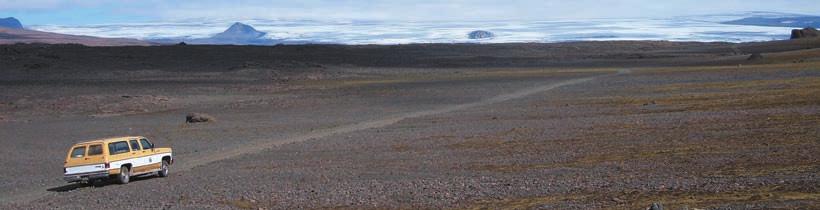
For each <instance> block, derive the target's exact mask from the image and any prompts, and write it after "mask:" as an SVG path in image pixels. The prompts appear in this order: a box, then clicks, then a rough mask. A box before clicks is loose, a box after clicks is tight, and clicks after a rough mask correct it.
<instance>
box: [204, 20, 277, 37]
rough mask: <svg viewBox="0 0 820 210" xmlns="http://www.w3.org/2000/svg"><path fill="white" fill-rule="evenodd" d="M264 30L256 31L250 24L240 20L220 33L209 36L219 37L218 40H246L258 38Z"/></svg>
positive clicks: (263, 33)
mask: <svg viewBox="0 0 820 210" xmlns="http://www.w3.org/2000/svg"><path fill="white" fill-rule="evenodd" d="M265 34H267V33H265V32H261V31H257V30H256V29H254V28H253V27H252V26H249V25H245V24H243V23H240V22H236V23H234V24H233V25H231V27H230V28H228V29H227V30H225V31H224V32H222V33H218V34H215V35H214V36H212V37H211V39H220V40H248V39H259V38H262V36H265Z"/></svg>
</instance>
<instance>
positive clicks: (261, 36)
mask: <svg viewBox="0 0 820 210" xmlns="http://www.w3.org/2000/svg"><path fill="white" fill-rule="evenodd" d="M266 34H267V33H265V32H261V31H257V30H256V29H255V28H253V26H250V25H246V24H243V23H240V22H236V23H234V24H233V25H231V26H230V27H228V29H226V30H225V31H223V32H222V33H218V34H214V35H213V36H211V37H208V38H197V39H190V38H165V39H152V40H151V41H154V42H158V43H163V44H177V43H181V42H185V43H186V44H217V45H222V44H227V45H275V44H281V43H285V41H284V40H278V39H270V38H266V37H265V35H266Z"/></svg>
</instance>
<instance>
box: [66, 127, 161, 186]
mask: <svg viewBox="0 0 820 210" xmlns="http://www.w3.org/2000/svg"><path fill="white" fill-rule="evenodd" d="M173 163H174V158H173V156H172V154H171V148H154V144H152V143H151V142H150V141H148V139H147V138H145V137H142V136H127V137H116V138H107V139H100V140H93V141H87V142H81V143H77V144H75V145H74V146H72V147H71V149H69V150H68V156H67V157H66V159H65V165H64V170H63V171H64V172H65V174H64V175H63V179H65V180H66V181H68V182H82V181H85V182H93V181H95V180H100V179H107V178H115V179H116V181H118V182H119V183H121V184H126V183H128V181H129V180H130V179H131V177H132V176H139V175H147V174H150V173H156V174H157V175H158V176H160V177H165V176H168V166H169V165H171V164H173Z"/></svg>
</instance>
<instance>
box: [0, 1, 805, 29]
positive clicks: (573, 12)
mask: <svg viewBox="0 0 820 210" xmlns="http://www.w3.org/2000/svg"><path fill="white" fill-rule="evenodd" d="M744 11H773V12H788V13H802V14H820V0H620V1H617V0H574V1H566V0H504V1H489V0H452V1H431V0H415V1H413V0H290V1H288V0H268V1H261V0H240V1H216V0H197V1H193V0H176V1H172V0H169V1H164V0H119V1H114V0H0V17H5V16H14V17H18V18H19V19H21V21H23V22H24V24H71V25H81V24H104V23H124V22H148V21H178V20H188V19H191V20H193V19H203V18H204V19H226V20H242V19H253V18H261V19H312V20H393V21H402V20H404V21H435V20H446V21H460V20H550V19H576V18H629V17H671V16H681V15H698V14H718V13H734V12H744Z"/></svg>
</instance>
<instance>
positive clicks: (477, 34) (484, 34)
mask: <svg viewBox="0 0 820 210" xmlns="http://www.w3.org/2000/svg"><path fill="white" fill-rule="evenodd" d="M467 36H468V37H469V38H470V39H487V38H493V37H494V36H495V34H493V32H489V31H482V30H478V31H473V32H470V33H469V34H467Z"/></svg>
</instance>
